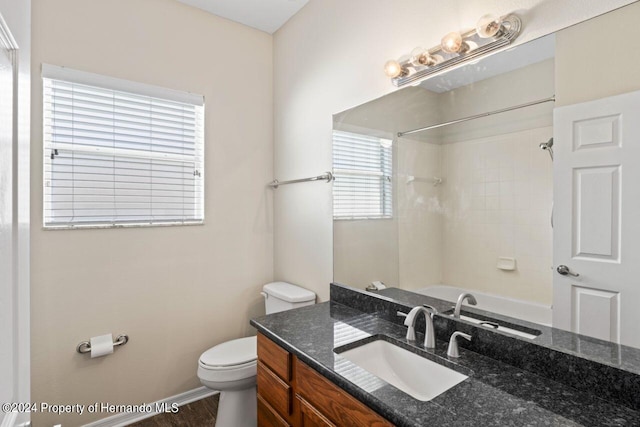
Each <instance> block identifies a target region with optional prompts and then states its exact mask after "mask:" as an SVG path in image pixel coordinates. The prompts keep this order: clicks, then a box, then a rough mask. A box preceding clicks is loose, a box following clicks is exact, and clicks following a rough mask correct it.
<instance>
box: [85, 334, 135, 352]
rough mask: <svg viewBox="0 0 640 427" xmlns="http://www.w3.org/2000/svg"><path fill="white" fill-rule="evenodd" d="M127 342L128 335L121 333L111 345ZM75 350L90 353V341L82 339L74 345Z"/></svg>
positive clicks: (116, 345)
mask: <svg viewBox="0 0 640 427" xmlns="http://www.w3.org/2000/svg"><path fill="white" fill-rule="evenodd" d="M128 342H129V336H128V335H125V334H121V335H118V336H117V337H116V339H115V341H114V342H113V346H114V347H118V346H121V345H125V344H126V343H128ZM76 351H77V352H78V353H80V354H85V353H91V342H89V341H82V342H81V343H80V344H78V346H77V347H76Z"/></svg>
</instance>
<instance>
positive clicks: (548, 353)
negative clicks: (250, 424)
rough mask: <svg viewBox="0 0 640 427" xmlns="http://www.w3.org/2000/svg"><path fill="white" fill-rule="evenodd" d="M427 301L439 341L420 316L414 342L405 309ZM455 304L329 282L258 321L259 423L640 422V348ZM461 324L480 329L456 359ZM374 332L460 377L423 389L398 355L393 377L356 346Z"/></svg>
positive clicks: (377, 338) (367, 342) (465, 328)
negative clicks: (308, 298) (458, 309)
mask: <svg viewBox="0 0 640 427" xmlns="http://www.w3.org/2000/svg"><path fill="white" fill-rule="evenodd" d="M384 294H386V295H384ZM389 295H392V296H393V297H390V296H389ZM425 303H428V304H429V305H432V306H434V307H436V309H437V310H438V314H437V315H435V316H434V325H435V330H436V338H437V340H436V348H435V349H432V350H425V349H424V348H422V339H423V336H422V332H424V323H423V322H419V323H418V325H417V332H418V333H417V340H416V341H415V342H414V341H408V340H407V339H406V331H407V328H406V327H405V326H404V325H403V320H404V319H403V318H402V317H401V316H398V315H397V312H403V313H407V312H408V311H409V310H410V309H411V308H413V307H414V306H416V305H421V304H425ZM450 308H451V303H450V302H447V301H443V300H438V299H435V298H430V297H425V296H417V295H416V294H413V293H410V292H404V291H401V290H399V289H390V290H386V291H384V292H383V293H382V294H374V293H369V292H364V291H360V290H357V289H352V288H349V287H346V286H341V285H337V284H333V285H331V301H329V302H325V303H322V304H318V305H315V306H309V307H304V308H302V309H298V310H292V311H288V312H282V313H276V314H272V315H268V316H265V317H261V318H258V319H254V320H252V321H251V323H252V325H254V326H255V327H256V328H257V329H258V332H259V335H258V360H259V363H258V425H259V426H332V425H336V426H387V425H398V426H425V425H438V426H439V425H456V426H505V425H513V426H529V425H554V426H640V376H639V375H638V372H639V371H640V357H638V356H640V352H638V350H636V349H631V348H628V347H624V346H619V345H616V344H611V343H607V342H604V341H598V340H594V339H592V338H587V337H583V336H580V335H576V334H572V333H569V332H565V331H557V330H554V329H552V328H544V327H542V328H541V329H536V330H532V328H531V326H532V325H531V324H526V323H523V322H521V321H518V320H517V319H509V318H505V317H503V316H496V318H492V319H493V320H496V321H498V322H500V323H505V322H507V323H508V321H509V320H511V321H512V323H509V326H510V327H512V328H517V329H521V328H526V329H527V330H528V331H530V332H535V333H537V334H538V335H535V334H532V335H534V336H535V337H534V338H530V337H527V336H524V335H517V334H510V333H505V332H502V331H496V330H493V329H490V328H487V327H486V326H482V325H479V324H477V323H473V322H471V321H467V320H464V319H453V318H452V317H451V316H450V315H449V314H447V311H448V310H449V309H450ZM464 312H467V314H470V315H474V316H483V315H487V313H482V312H481V311H480V310H473V309H470V308H468V307H464V310H463V313H464ZM453 330H459V331H463V332H465V333H468V334H470V335H471V336H472V341H471V342H470V343H467V342H466V341H465V342H461V343H460V347H461V350H460V357H459V358H449V357H447V355H446V352H447V340H448V337H449V335H450V334H451V333H452V331H453ZM558 334H559V335H558ZM376 342H384V343H386V344H385V345H386V347H390V348H397V349H400V351H402V352H408V353H412V354H414V355H417V356H419V357H420V358H424V359H427V360H428V361H430V362H429V363H431V362H435V363H436V364H438V365H440V366H441V367H444V368H446V370H447V371H451V372H453V373H454V374H456V375H460V376H461V377H462V378H464V379H463V380H462V381H459V382H457V383H456V384H454V385H453V386H451V387H450V388H448V389H446V390H445V391H443V392H438V393H439V394H436V395H435V396H428V395H426V394H425V395H421V394H420V390H418V391H416V390H415V389H412V386H418V387H419V386H420V385H421V383H424V382H427V381H428V380H427V381H425V379H424V377H423V378H420V374H421V372H419V371H414V374H415V375H414V377H415V382H416V384H413V385H412V384H409V383H411V382H412V381H414V380H413V379H412V375H411V374H412V372H411V369H415V368H412V367H411V366H410V364H408V363H404V362H403V359H402V358H400V359H395V360H397V361H398V366H397V372H396V374H397V376H399V377H400V378H401V379H403V380H404V382H405V383H397V384H396V385H395V386H394V385H391V383H390V382H387V381H385V380H383V379H382V378H381V377H380V376H379V375H373V374H371V373H370V370H371V369H370V368H366V369H365V368H363V367H362V365H359V363H360V362H359V361H358V359H357V358H354V357H351V356H350V350H354V349H358V348H363V346H365V345H371V343H376ZM578 343H579V344H578ZM386 351H387V350H384V352H386ZM379 352H380V351H373V350H371V351H370V354H371V356H372V357H373V356H374V355H377V354H378V353H379ZM388 357H389V359H390V360H392V361H393V360H394V357H396V356H394V355H389V356H388ZM403 371H404V372H403ZM436 382H438V383H439V382H441V381H436ZM415 396H418V397H415Z"/></svg>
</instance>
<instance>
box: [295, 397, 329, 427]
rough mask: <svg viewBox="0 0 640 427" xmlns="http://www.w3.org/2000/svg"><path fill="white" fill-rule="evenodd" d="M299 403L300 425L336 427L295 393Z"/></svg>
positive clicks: (307, 426)
mask: <svg viewBox="0 0 640 427" xmlns="http://www.w3.org/2000/svg"><path fill="white" fill-rule="evenodd" d="M296 399H297V401H298V403H299V404H300V427H336V426H335V424H333V423H332V422H331V421H329V420H328V419H327V418H326V417H325V416H324V415H322V414H321V413H320V411H318V410H317V409H316V408H314V407H313V406H312V405H311V404H310V403H309V402H307V401H306V400H304V399H303V398H302V397H300V396H298V395H296Z"/></svg>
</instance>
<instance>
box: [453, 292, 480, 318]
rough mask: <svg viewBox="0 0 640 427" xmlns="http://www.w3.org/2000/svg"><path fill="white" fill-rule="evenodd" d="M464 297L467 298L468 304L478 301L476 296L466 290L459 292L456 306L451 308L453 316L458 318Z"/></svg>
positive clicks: (474, 303)
mask: <svg viewBox="0 0 640 427" xmlns="http://www.w3.org/2000/svg"><path fill="white" fill-rule="evenodd" d="M465 299H468V300H469V304H470V305H476V304H478V301H476V297H474V296H473V295H471V294H470V293H468V292H463V293H461V294H460V296H459V297H458V302H457V303H456V308H455V310H453V317H456V318H458V319H459V318H460V309H461V308H462V303H463V302H464V300H465Z"/></svg>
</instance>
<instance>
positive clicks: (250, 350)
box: [200, 337, 258, 369]
mask: <svg viewBox="0 0 640 427" xmlns="http://www.w3.org/2000/svg"><path fill="white" fill-rule="evenodd" d="M256 360H258V338H257V337H247V338H239V339H235V340H231V341H227V342H224V343H222V344H218V345H217V346H215V347H212V348H210V349H209V350H207V351H205V352H204V353H202V356H200V364H201V365H203V366H204V367H206V368H212V369H215V368H224V367H232V366H239V365H245V364H247V363H250V362H255V361H256Z"/></svg>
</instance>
